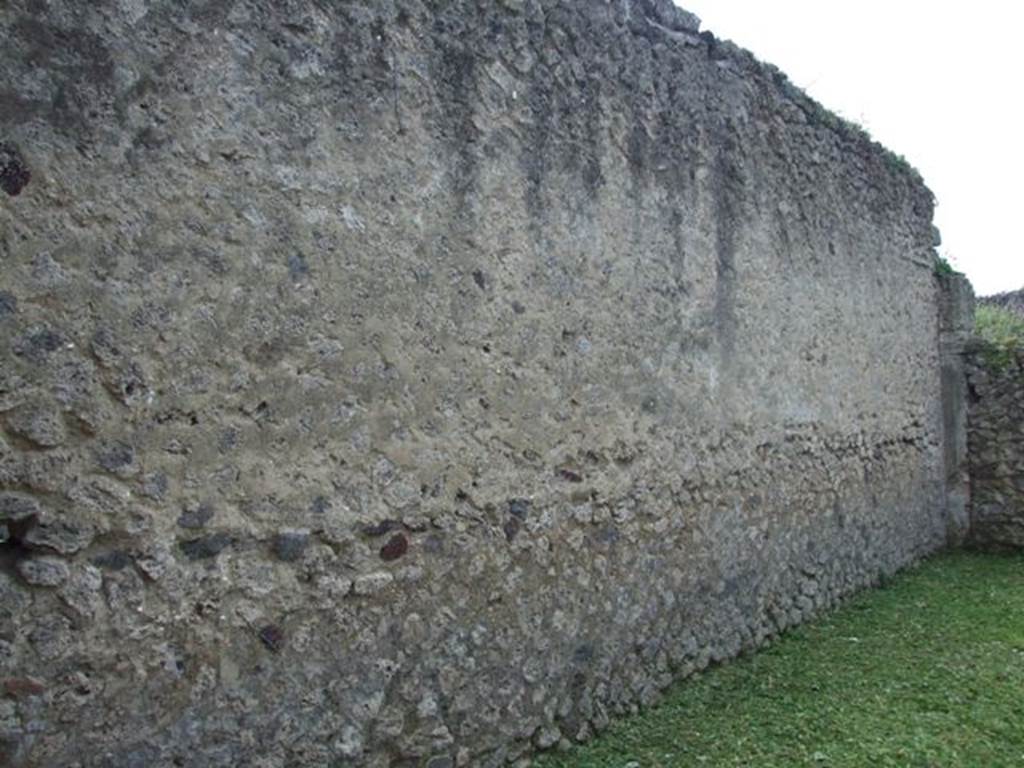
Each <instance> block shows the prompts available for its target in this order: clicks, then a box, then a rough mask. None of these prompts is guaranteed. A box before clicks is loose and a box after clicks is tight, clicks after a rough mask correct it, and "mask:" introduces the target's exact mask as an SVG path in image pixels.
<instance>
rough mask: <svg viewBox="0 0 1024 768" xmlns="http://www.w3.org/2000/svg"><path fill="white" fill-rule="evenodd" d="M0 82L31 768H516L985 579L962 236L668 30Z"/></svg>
mask: <svg viewBox="0 0 1024 768" xmlns="http://www.w3.org/2000/svg"><path fill="white" fill-rule="evenodd" d="M0 39H2V40H3V45H2V46H0V260H2V270H0V428H2V429H0V488H2V491H0V514H2V520H0V523H2V526H3V527H2V528H0V534H2V540H0V660H2V664H0V670H2V671H0V687H2V690H0V751H2V754H3V757H2V758H0V763H6V764H8V765H15V766H45V767H46V768H50V767H52V766H78V767H79V768H94V767H99V766H103V768H139V767H141V766H203V767H206V766H225V767H227V766H232V767H234V766H241V765H245V766H257V767H262V768H269V767H270V766H341V765H345V766H350V765H351V766H389V765H391V766H403V767H404V766H423V765H427V766H430V768H442V766H451V765H453V764H454V765H458V766H466V765H472V766H497V765H502V764H505V763H511V762H515V761H517V760H519V759H521V758H522V757H524V756H526V755H529V754H530V752H531V750H534V749H536V748H544V747H550V746H552V745H555V744H557V743H559V742H560V741H561V740H575V739H585V738H587V737H589V736H590V735H591V734H592V733H594V732H595V731H598V730H601V729H602V728H604V727H605V726H606V725H607V723H608V722H609V719H610V718H611V717H612V716H614V715H616V714H619V713H623V712H627V711H630V710H632V709H634V708H635V707H637V706H638V705H639V704H642V703H645V702H650V701H652V700H654V699H655V698H656V697H657V695H658V692H659V690H661V689H662V688H663V687H664V686H666V685H667V684H668V683H669V682H670V681H672V680H673V679H678V678H680V677H684V676H686V675H688V674H690V673H692V672H693V671H694V670H697V669H701V668H703V667H705V666H706V665H708V664H709V663H711V662H712V661H718V660H722V659H726V658H729V657H731V656H733V655H735V654H736V653H738V652H739V651H740V650H741V649H744V648H753V647H756V646H758V645H759V644H761V643H762V642H764V641H765V640H766V638H769V637H771V636H773V635H775V634H776V633H778V632H780V631H781V630H783V629H785V628H786V627H788V626H791V625H793V624H796V623H798V622H801V621H804V620H805V619H807V618H808V617H809V616H811V615H813V614H814V613H815V612H816V611H818V610H820V609H821V608H822V607H824V606H829V605H832V604H834V603H835V602H836V601H837V600H839V599H840V598H841V597H842V596H843V595H846V594H848V593H850V592H852V591H853V590H856V589H859V588H861V587H864V586H865V585H868V584H871V583H873V582H875V581H876V580H877V579H878V578H879V577H880V576H881V575H882V574H887V573H891V572H893V571H894V570H896V569H898V568H900V567H902V566H904V565H906V564H908V563H910V562H912V561H914V560H915V559H917V558H919V557H921V556H923V555H925V554H927V553H929V552H931V551H933V550H935V549H936V548H938V547H941V546H943V545H944V544H945V543H946V542H947V541H949V540H950V539H951V537H953V538H955V532H956V531H957V530H958V526H959V518H958V514H957V513H956V511H955V509H954V507H953V506H951V505H949V504H948V503H947V502H948V500H949V494H948V489H947V481H948V478H949V477H950V476H955V475H956V472H955V459H956V450H955V441H952V440H949V439H947V435H946V426H945V422H944V411H943V406H942V394H943V386H944V385H943V381H942V370H941V369H942V361H941V359H940V342H939V338H938V335H939V320H938V318H939V315H940V306H939V296H940V290H939V286H938V285H937V282H936V280H935V277H934V275H933V269H932V267H933V251H932V242H933V233H932V228H931V217H932V198H931V195H930V194H929V192H928V190H927V189H925V187H924V186H923V184H922V183H921V181H920V179H919V178H917V176H916V175H915V174H913V173H912V172H911V171H910V170H909V169H907V168H906V167H905V166H904V165H903V164H901V163H900V162H899V161H898V160H897V159H895V158H893V157H892V156H891V155H890V154H889V153H887V152H885V151H884V150H882V149H881V148H880V147H878V146H877V145H875V144H873V143H872V142H871V141H870V140H869V139H868V138H867V137H865V136H864V135H863V134H862V133H860V132H859V131H857V130H856V129H853V128H851V127H850V126H848V125H846V124H844V123H842V122H841V121H839V120H837V119H836V118H834V117H833V116H831V115H829V114H828V113H827V112H825V111H824V110H823V109H822V108H821V107H819V106H818V105H817V104H814V103H813V102H811V101H810V100H808V99H807V98H806V97H805V96H804V95H803V94H801V93H800V92H798V91H797V90H796V89H794V88H793V87H792V86H791V85H789V84H788V83H787V82H786V80H785V78H784V77H782V76H781V75H780V74H779V73H778V72H777V71H775V70H773V69H771V68H768V67H764V66H762V65H760V64H759V63H757V62H756V61H754V60H753V58H752V57H750V55H749V54H746V53H745V52H743V51H740V50H738V49H737V48H735V47H733V46H731V45H728V44H725V43H722V42H720V41H717V40H715V39H714V37H713V36H711V35H709V34H707V33H698V29H697V24H696V20H695V19H693V18H692V17H691V16H690V15H688V14H685V13H683V12H681V11H678V10H676V9H675V8H674V7H673V6H672V5H671V4H670V3H668V2H667V1H661V0H659V1H655V0H622V1H621V2H618V1H617V2H614V3H606V2H596V1H591V0H574V1H573V2H558V1H556V0H544V1H543V2H537V1H536V0H501V2H495V1H493V0H444V2H441V1H440V0H438V1H436V2H421V1H420V0H372V2H371V1H370V0H366V2H345V3H315V4H314V3H301V2H291V1H285V0H282V1H280V2H269V1H266V2H264V1H263V0H256V1H249V2H241V1H240V0H217V1H216V2H193V3H181V2H170V0H158V1H156V2H149V3H138V2H130V1H129V0H118V2H114V0H98V1H97V2H81V0H50V2H47V3H39V2H35V0H8V2H5V3H3V4H2V6H0ZM955 422H956V420H955V419H953V420H951V422H950V423H955ZM951 457H952V458H951ZM950 462H952V463H950ZM951 473H952V475H951ZM951 532H952V533H951Z"/></svg>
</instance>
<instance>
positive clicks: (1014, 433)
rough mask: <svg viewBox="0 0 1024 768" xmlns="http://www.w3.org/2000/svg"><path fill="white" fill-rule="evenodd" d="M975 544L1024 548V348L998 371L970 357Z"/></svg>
mask: <svg viewBox="0 0 1024 768" xmlns="http://www.w3.org/2000/svg"><path fill="white" fill-rule="evenodd" d="M968 386H969V387H970V419H969V421H970V428H969V442H970V446H969V453H968V455H969V460H970V475H971V533H970V543H971V544H973V545H975V546H978V547H982V548H985V549H1007V548H1024V352H1022V353H1018V354H1017V355H1016V356H1014V359H1013V361H1012V362H1011V363H1010V364H1009V365H1007V366H1006V367H1004V368H1001V369H993V368H992V366H991V365H990V364H986V362H985V358H984V355H983V354H982V353H981V352H980V351H976V352H975V353H974V354H972V355H971V356H970V358H969V365H968Z"/></svg>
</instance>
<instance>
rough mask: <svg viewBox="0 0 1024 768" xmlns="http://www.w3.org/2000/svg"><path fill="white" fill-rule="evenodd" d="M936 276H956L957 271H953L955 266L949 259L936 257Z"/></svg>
mask: <svg viewBox="0 0 1024 768" xmlns="http://www.w3.org/2000/svg"><path fill="white" fill-rule="evenodd" d="M935 274H936V275H955V274H957V272H956V270H955V269H953V265H952V264H950V263H949V261H948V260H947V259H945V258H944V257H942V256H936V257H935Z"/></svg>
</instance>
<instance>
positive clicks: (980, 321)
mask: <svg viewBox="0 0 1024 768" xmlns="http://www.w3.org/2000/svg"><path fill="white" fill-rule="evenodd" d="M974 332H975V333H977V334H978V336H979V337H981V339H982V340H983V341H984V342H985V347H984V349H983V350H982V354H983V355H984V359H985V362H986V364H987V365H988V366H989V367H990V368H993V369H995V370H997V371H998V370H1002V369H1003V368H1005V367H1006V366H1008V365H1009V364H1010V363H1011V362H1012V360H1013V359H1014V356H1015V355H1016V354H1017V353H1018V352H1020V351H1022V350H1024V315H1021V314H1020V313H1018V312H1014V311H1013V310H1012V309H1006V308H1005V307H997V306H994V305H992V304H979V305H978V307H977V309H975V310H974Z"/></svg>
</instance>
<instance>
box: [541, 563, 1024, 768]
mask: <svg viewBox="0 0 1024 768" xmlns="http://www.w3.org/2000/svg"><path fill="white" fill-rule="evenodd" d="M632 762H635V763H636V764H637V765H639V766H640V768H654V767H655V766H662V767H667V766H710V767H713V768H724V767H725V766H752V767H753V766H756V767H757V768H772V767H780V768H781V767H782V766H785V767H786V768H789V767H790V766H814V767H815V768H821V767H822V766H869V767H870V768H882V767H884V766H894V767H895V766H899V768H904V766H906V767H908V768H918V767H919V768H954V767H957V766H978V768H997V767H999V766H1024V556H1011V557H998V556H983V555H974V554H967V553H956V554H948V555H942V556H939V557H936V558H934V559H932V560H930V561H928V562H926V563H924V564H923V565H921V566H919V567H917V568H915V569H913V570H911V571H908V572H906V573H904V574H902V575H900V576H898V577H897V578H896V579H894V580H893V581H891V582H889V584H888V585H887V586H886V587H884V588H882V589H878V590H873V591H869V592H866V593H862V594H861V595H859V596H857V597H855V598H853V599H852V600H850V601H849V602H847V603H846V604H845V606H844V607H842V608H841V609H839V610H838V611H836V612H833V613H830V614H827V615H825V616H823V617H821V618H820V619H818V620H817V621H816V622H813V623H811V624H809V625H807V626H804V627H801V628H798V629H796V630H793V631H791V632H788V633H786V635H785V636H783V637H782V638H781V639H779V640H778V641H777V642H776V643H775V644H774V645H772V646H771V647H770V648H768V649H765V650H763V651H761V652H758V653H755V654H751V655H748V656H746V657H743V658H741V659H739V660H737V661H735V662H733V663H730V664H726V665H724V666H720V667H717V668H713V669H711V670H708V671H707V672H705V673H704V674H702V675H700V676H698V677H695V678H691V679H690V680H687V681H684V682H682V683H680V684H679V685H677V686H675V687H674V688H672V689H670V690H669V691H668V693H667V695H666V698H665V699H664V701H663V703H662V704H661V705H660V706H658V707H656V708H653V709H651V710H648V711H647V712H644V713H642V714H641V715H639V716H635V717H632V718H628V719H625V720H622V721H619V722H618V723H616V724H614V725H612V727H610V728H609V729H608V731H606V732H605V733H604V734H602V736H601V737H600V738H598V739H597V740H595V741H593V742H591V743H589V744H587V745H586V746H584V747H581V748H577V749H574V750H572V751H569V752H564V753H549V754H547V755H544V756H543V757H542V758H540V759H539V760H538V761H537V763H536V764H535V765H536V766H538V768H541V767H542V768H556V767H557V768H581V767H582V766H586V767H587V768H601V767H602V766H607V767H608V768H612V767H613V766H614V768H623V767H624V766H626V765H627V764H629V763H632Z"/></svg>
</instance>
